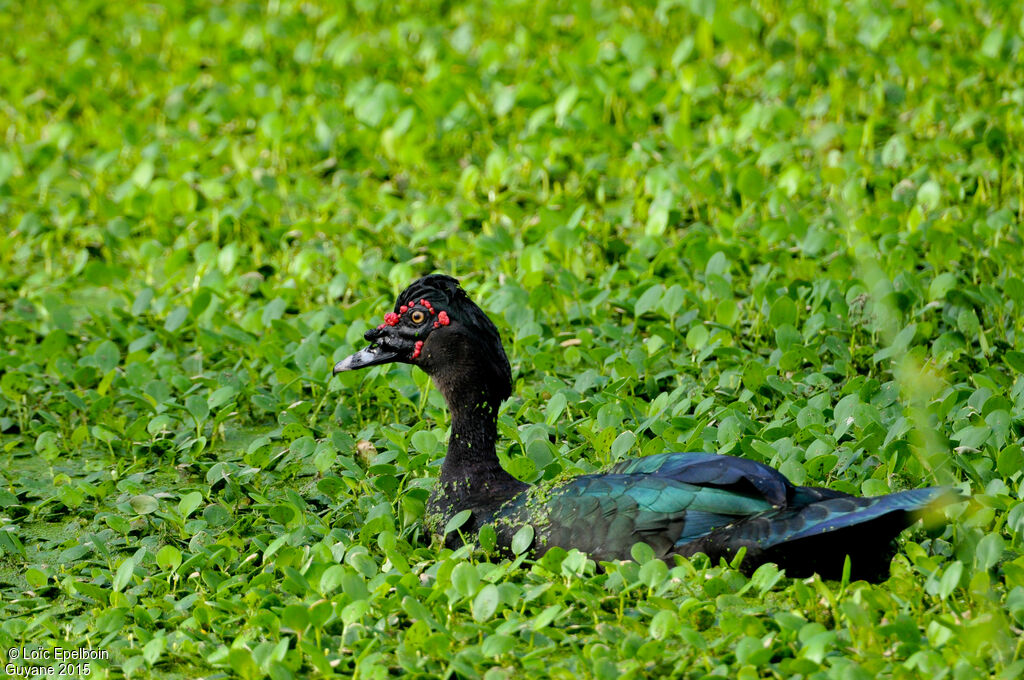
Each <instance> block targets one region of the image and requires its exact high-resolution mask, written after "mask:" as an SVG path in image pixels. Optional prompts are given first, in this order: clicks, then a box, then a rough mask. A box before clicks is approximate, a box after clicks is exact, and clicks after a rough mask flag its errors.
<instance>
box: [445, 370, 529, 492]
mask: <svg viewBox="0 0 1024 680" xmlns="http://www.w3.org/2000/svg"><path fill="white" fill-rule="evenodd" d="M471 391H472V392H475V394H460V393H459V392H462V390H456V391H455V393H454V394H452V393H446V394H445V399H446V400H447V402H448V409H449V411H450V412H451V414H452V435H451V438H450V439H449V440H448V454H447V455H446V456H445V459H444V463H443V464H442V466H441V475H440V478H439V480H438V481H439V483H440V484H441V485H442V486H445V487H456V488H453V489H451V490H456V491H463V492H465V491H469V490H473V491H477V490H484V489H486V487H491V486H494V485H497V486H494V488H493V489H492V491H495V492H496V491H498V490H499V489H501V488H505V487H507V486H509V485H519V484H520V482H518V481H517V480H516V479H515V478H514V477H512V475H510V474H508V473H507V472H505V470H504V469H503V468H502V467H501V464H500V463H499V462H498V454H497V452H496V451H495V448H494V447H495V443H496V442H497V441H498V405H499V403H500V401H499V400H498V399H495V398H493V397H492V396H491V395H489V394H488V393H487V391H486V390H484V391H481V390H480V389H479V387H477V388H476V389H475V390H471ZM456 495H458V496H461V495H463V493H457V494H456ZM473 495H475V494H473Z"/></svg>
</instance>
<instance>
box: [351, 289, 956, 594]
mask: <svg viewBox="0 0 1024 680" xmlns="http://www.w3.org/2000/svg"><path fill="white" fill-rule="evenodd" d="M365 338H366V340H367V341H368V342H369V343H370V345H369V347H367V348H365V349H363V350H360V351H359V352H356V353H355V354H353V355H352V356H350V357H347V358H346V359H343V360H342V361H340V362H338V364H337V365H336V366H335V367H334V373H335V374H337V373H340V372H342V371H351V370H355V369H359V368H366V367H368V366H377V365H379V364H386V363H392V362H401V363H407V364H412V365H414V366H418V367H419V368H421V369H422V370H424V371H426V373H427V374H428V375H429V376H430V377H431V378H432V379H433V381H434V384H435V385H436V386H437V388H438V389H439V390H440V392H441V393H442V394H443V395H444V398H445V400H446V401H447V404H448V408H449V410H450V411H451V416H452V422H451V437H450V439H449V442H448V453H447V456H446V457H445V460H444V463H443V464H442V467H441V474H440V477H439V479H438V481H437V484H436V486H435V487H434V490H433V493H432V494H431V496H430V499H429V501H428V504H427V518H426V520H427V525H428V527H429V528H430V530H431V531H432V532H433V533H434V534H436V535H438V536H441V534H442V532H443V530H444V528H445V526H446V525H447V523H448V521H449V520H450V519H451V518H452V517H454V516H455V515H456V514H457V513H459V512H460V511H463V510H470V511H471V514H470V518H469V520H468V521H466V523H465V524H463V525H462V526H461V527H460V531H459V532H450V533H449V534H448V535H447V536H441V537H442V538H443V539H444V540H445V542H446V545H448V547H452V548H454V547H457V546H458V545H461V542H462V538H461V537H460V535H459V533H460V532H461V533H462V534H464V535H466V536H475V535H476V533H477V532H478V530H479V529H480V528H481V527H482V526H484V525H485V524H491V525H492V526H494V528H495V531H496V534H497V538H498V545H499V546H501V547H504V548H505V549H508V548H509V547H510V545H511V542H512V538H513V536H514V535H515V534H516V532H517V530H518V529H520V528H521V527H522V526H524V525H525V524H530V525H532V526H533V528H534V539H533V544H532V545H531V546H530V550H531V552H532V554H534V555H540V554H542V553H544V552H545V551H546V550H547V549H548V548H551V547H553V546H561V547H562V548H565V549H570V548H578V549H579V550H581V551H584V552H586V553H588V554H589V555H590V557H591V558H593V559H595V560H598V561H604V560H615V559H630V554H631V552H630V551H631V548H632V546H633V545H634V544H635V543H637V542H640V541H643V542H645V543H647V544H648V545H650V546H651V548H653V549H654V553H655V554H656V555H657V556H659V557H661V558H662V559H665V560H671V559H672V555H683V556H691V555H694V554H696V553H705V554H706V555H707V556H708V557H710V558H711V559H712V560H713V561H714V562H715V563H717V561H718V560H719V558H725V559H726V560H731V559H732V558H733V557H734V556H735V555H736V553H737V551H739V550H740V548H746V556H745V558H744V560H743V562H742V565H741V568H743V569H744V570H745V571H748V572H749V571H751V570H753V569H754V568H756V567H757V566H759V565H761V564H763V563H766V562H774V563H776V564H778V566H779V567H780V568H783V569H785V570H786V572H787V574H788V575H790V576H806V575H810V574H812V573H814V572H817V573H819V574H820V575H821V576H822V577H825V578H839V577H840V575H841V574H842V570H843V566H844V561H845V557H846V555H847V554H849V555H850V562H851V574H852V575H853V576H854V577H855V578H867V579H878V578H884V577H885V576H886V575H887V574H888V569H889V563H890V560H891V558H892V556H893V554H894V553H895V549H896V545H895V538H896V536H897V535H898V534H899V533H900V532H901V531H903V530H904V529H905V528H907V527H909V526H910V525H911V524H913V523H914V522H915V521H916V519H917V518H918V516H919V515H920V514H921V512H922V511H924V510H925V509H926V508H928V506H930V505H933V504H939V503H941V502H942V498H943V497H944V496H945V495H946V494H947V493H948V491H947V490H946V489H942V488H926V489H913V490H909V491H901V492H898V493H893V494H889V495H886V496H877V497H874V498H859V497H856V496H851V495H849V494H845V493H841V492H838V491H831V490H829V489H823V488H815V487H805V486H794V485H793V484H792V483H790V481H789V480H788V479H786V478H785V477H784V476H783V475H782V474H781V473H779V472H777V471H776V470H774V469H772V468H770V467H767V466H765V465H762V464H760V463H755V462H753V461H750V460H745V459H742V458H736V457H733V456H727V455H717V454H709V453H666V454H658V455H651V456H647V457H643V458H637V459H632V460H626V461H622V462H620V463H616V464H614V465H612V466H611V467H609V468H608V469H607V471H606V472H603V473H600V474H588V475H582V476H579V477H574V478H570V479H565V480H556V481H555V482H551V483H545V484H539V485H536V486H533V485H530V484H526V483H524V482H522V481H520V480H518V479H516V478H515V477H513V476H512V475H510V474H509V473H508V472H506V471H505V470H504V469H502V467H501V465H500V464H499V462H498V456H497V454H496V453H495V448H494V447H495V442H496V440H497V414H498V406H499V405H500V404H501V402H502V401H504V400H505V399H507V398H508V397H509V396H510V395H511V393H512V370H511V367H510V365H509V362H508V358H507V357H506V355H505V350H504V348H503V347H502V344H501V337H500V336H499V334H498V329H497V328H495V326H494V324H493V323H492V322H491V320H490V319H489V318H487V316H486V315H485V314H484V312H483V311H482V310H481V309H480V308H479V307H478V306H477V305H476V304H474V303H473V301H472V300H470V299H469V297H468V296H467V295H466V292H465V291H464V290H463V289H462V287H461V286H460V285H459V282H458V281H456V280H455V279H454V278H452V277H450V276H445V275H442V274H431V275H429V276H424V277H423V278H421V279H418V280H417V281H415V282H413V283H412V285H410V286H409V287H408V288H406V289H405V291H403V292H402V294H401V295H400V296H399V297H398V301H397V302H396V303H395V308H394V311H393V312H389V313H387V314H385V315H384V322H383V323H381V324H380V325H379V326H377V327H376V328H374V329H372V330H370V331H367V333H366V335H365Z"/></svg>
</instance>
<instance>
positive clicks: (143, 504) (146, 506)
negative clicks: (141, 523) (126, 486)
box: [129, 494, 160, 515]
mask: <svg viewBox="0 0 1024 680" xmlns="http://www.w3.org/2000/svg"><path fill="white" fill-rule="evenodd" d="M129 503H130V504H131V506H132V510H134V511H135V513H136V514H138V515H149V514H151V513H154V512H156V511H157V509H158V508H159V507H160V502H159V501H158V500H157V499H156V498H154V497H153V496H150V495H148V494H139V495H138V496H132V498H131V500H130V501H129Z"/></svg>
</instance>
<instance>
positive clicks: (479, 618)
mask: <svg viewBox="0 0 1024 680" xmlns="http://www.w3.org/2000/svg"><path fill="white" fill-rule="evenodd" d="M499 601H500V597H499V595H498V588H497V587H496V586H495V585H494V584H493V583H488V584H486V585H485V586H484V587H483V588H481V589H480V592H479V593H477V595H476V597H475V598H474V599H473V620H474V621H476V622H477V623H483V622H484V621H486V620H488V619H489V618H491V617H492V616H493V615H494V612H495V610H496V609H497V608H498V602H499Z"/></svg>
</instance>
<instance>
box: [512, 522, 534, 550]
mask: <svg viewBox="0 0 1024 680" xmlns="http://www.w3.org/2000/svg"><path fill="white" fill-rule="evenodd" d="M533 535H534V532H533V526H532V525H529V524H524V525H523V526H521V527H520V528H519V530H518V531H516V533H515V535H514V536H513V537H512V552H513V553H515V554H516V555H522V554H523V553H525V552H526V551H527V550H529V549H530V546H531V545H533Z"/></svg>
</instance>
